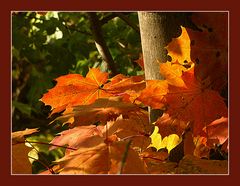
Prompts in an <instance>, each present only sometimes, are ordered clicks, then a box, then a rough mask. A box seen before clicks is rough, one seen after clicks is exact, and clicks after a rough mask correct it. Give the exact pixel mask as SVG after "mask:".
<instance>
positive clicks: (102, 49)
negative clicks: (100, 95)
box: [88, 12, 118, 75]
mask: <svg viewBox="0 0 240 186" xmlns="http://www.w3.org/2000/svg"><path fill="white" fill-rule="evenodd" d="M88 17H89V21H90V24H91V29H92V34H93V37H94V40H95V44H96V47H97V50H98V52H99V53H100V55H101V56H102V58H103V60H104V61H105V62H106V63H107V64H108V67H109V69H110V70H111V72H112V75H116V74H118V72H117V69H116V67H115V64H114V61H113V58H112V55H111V54H110V51H109V49H108V47H107V44H106V42H105V40H104V38H103V35H102V30H101V25H100V21H99V19H98V17H97V15H96V13H95V12H89V13H88Z"/></svg>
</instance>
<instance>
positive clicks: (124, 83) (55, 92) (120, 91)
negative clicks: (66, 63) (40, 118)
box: [41, 68, 145, 114]
mask: <svg viewBox="0 0 240 186" xmlns="http://www.w3.org/2000/svg"><path fill="white" fill-rule="evenodd" d="M143 80H144V78H143V77H142V76H134V77H126V76H123V75H121V74H119V75H117V76H115V77H113V78H112V79H111V82H109V83H107V82H108V73H106V72H101V71H100V70H99V69H98V68H92V69H90V70H89V72H88V73H87V75H86V77H85V78H84V77H83V76H81V75H80V74H68V75H65V76H61V77H59V78H57V79H56V81H57V84H56V86H55V87H54V88H52V89H50V90H49V91H48V92H47V93H46V94H44V95H43V97H42V98H41V101H42V102H44V103H45V105H50V106H51V107H52V110H53V111H52V113H51V114H54V113H57V112H61V111H63V110H65V109H66V108H69V109H71V107H73V106H77V105H87V104H91V103H93V102H94V101H96V100H97V99H99V98H106V97H110V96H122V97H126V98H125V100H128V101H129V100H132V101H134V99H135V98H133V99H130V98H129V97H131V95H135V93H136V92H137V91H140V90H141V89H143V88H144V87H145V82H144V81H143ZM130 90H132V91H133V92H129V91H130ZM135 97H136V96H135Z"/></svg>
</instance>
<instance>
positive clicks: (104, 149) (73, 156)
mask: <svg viewBox="0 0 240 186" xmlns="http://www.w3.org/2000/svg"><path fill="white" fill-rule="evenodd" d="M126 151H127V152H126ZM125 154H127V158H126V161H125V163H124V165H123V163H122V161H123V158H124V155H125ZM56 162H57V163H58V164H59V165H60V166H61V167H62V168H63V170H62V171H61V172H60V174H118V173H119V172H120V170H121V166H124V167H123V171H122V173H123V174H145V173H147V171H146V168H145V166H144V163H143V162H142V161H141V160H140V158H139V157H138V155H137V153H136V152H135V151H134V150H132V149H131V148H129V149H128V150H127V143H126V142H113V143H111V144H105V143H102V144H99V145H98V146H95V147H92V148H81V149H79V150H77V151H74V152H72V153H70V154H69V155H67V156H65V157H63V158H61V159H59V160H57V161H56Z"/></svg>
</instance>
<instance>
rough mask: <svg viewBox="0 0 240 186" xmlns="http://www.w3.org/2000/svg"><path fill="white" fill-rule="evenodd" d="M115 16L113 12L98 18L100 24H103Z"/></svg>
mask: <svg viewBox="0 0 240 186" xmlns="http://www.w3.org/2000/svg"><path fill="white" fill-rule="evenodd" d="M115 17H117V15H116V14H114V13H111V14H109V15H107V16H105V17H104V18H102V19H101V20H100V24H101V25H104V24H106V23H107V22H108V21H110V20H112V19H113V18H115Z"/></svg>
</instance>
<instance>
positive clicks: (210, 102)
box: [138, 68, 227, 136]
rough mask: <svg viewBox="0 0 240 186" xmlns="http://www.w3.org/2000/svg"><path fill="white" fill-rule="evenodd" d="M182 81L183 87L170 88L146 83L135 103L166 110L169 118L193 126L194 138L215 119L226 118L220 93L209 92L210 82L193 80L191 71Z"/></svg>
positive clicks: (152, 82)
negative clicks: (189, 122)
mask: <svg viewBox="0 0 240 186" xmlns="http://www.w3.org/2000/svg"><path fill="white" fill-rule="evenodd" d="M182 80H183V81H184V83H185V85H186V87H177V86H173V85H170V84H168V83H167V80H149V81H147V87H146V89H145V90H144V91H143V92H142V94H141V95H140V97H139V98H138V99H139V100H140V101H142V102H143V103H144V104H146V105H149V106H151V107H153V108H163V107H165V109H166V113H167V114H169V116H171V117H172V118H176V119H179V120H183V121H186V122H188V121H192V122H194V129H193V133H194V135H195V136H196V135H197V134H199V133H201V131H202V129H203V127H205V126H206V125H208V124H209V123H211V122H212V121H214V120H215V119H218V118H220V117H222V116H225V117H226V116H227V107H226V105H225V103H224V100H223V98H222V97H221V96H220V95H219V93H218V92H216V91H214V90H211V89H209V88H208V87H209V82H207V81H201V80H200V81H199V80H197V79H196V78H195V76H194V68H191V69H189V70H188V71H185V72H183V74H182ZM148 98H149V99H148Z"/></svg>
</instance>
